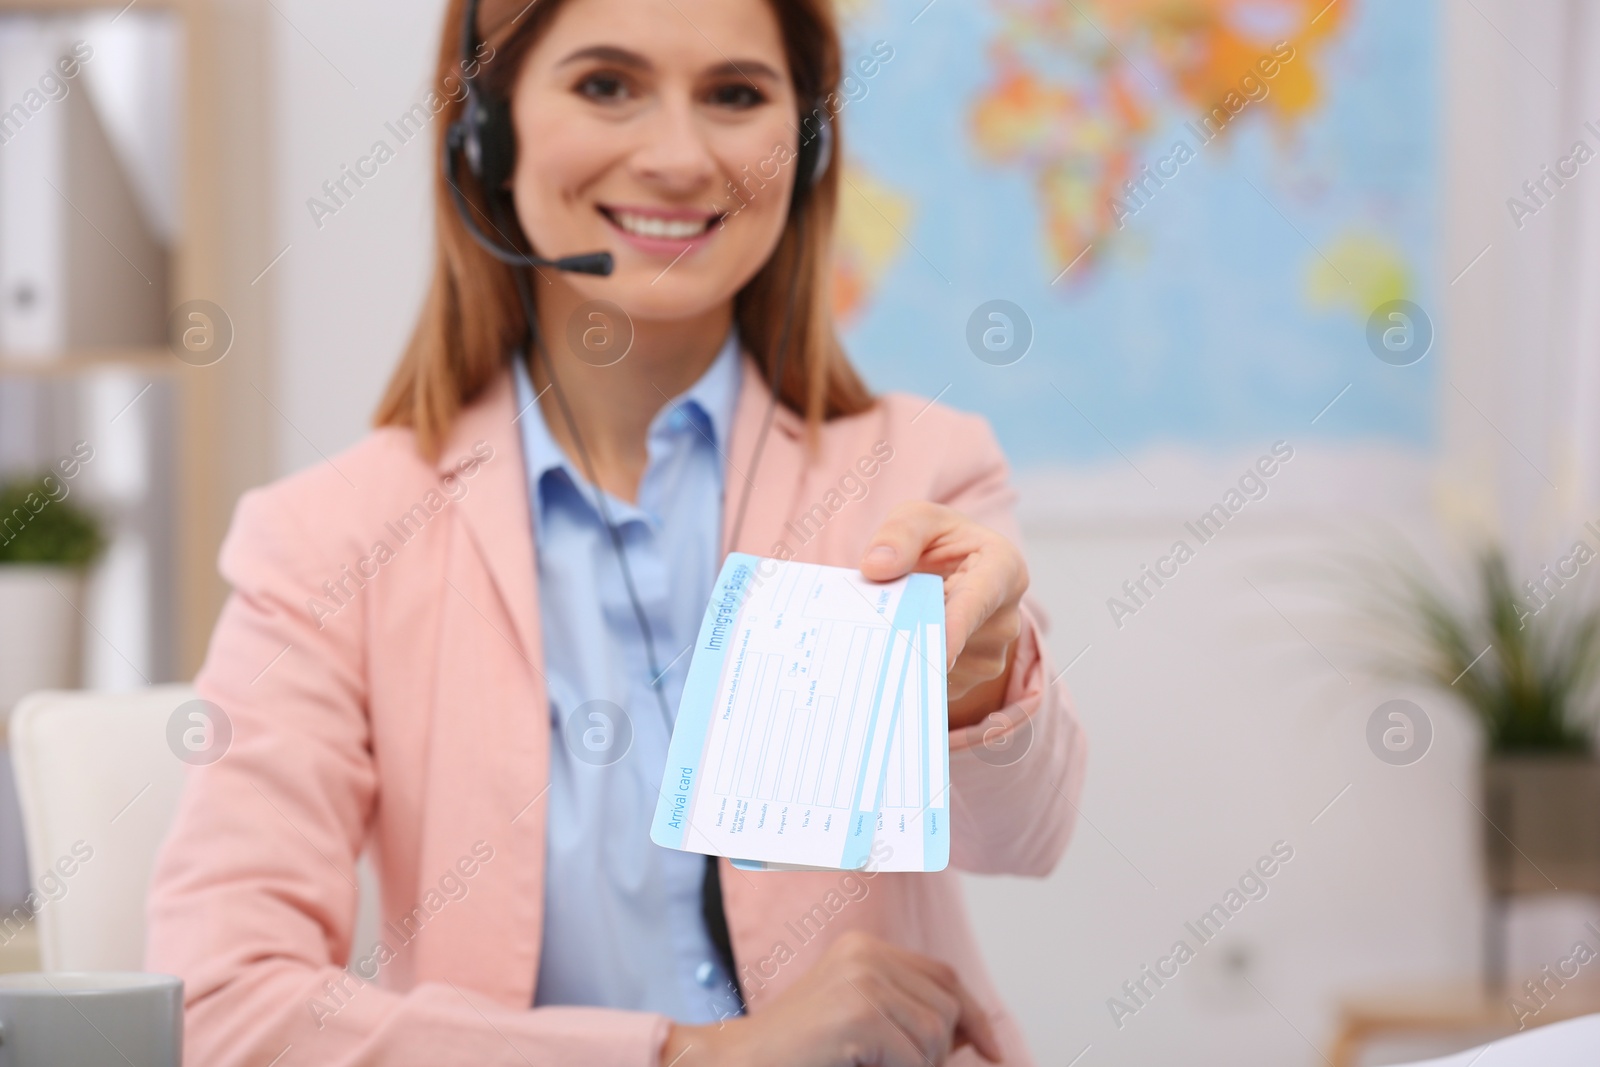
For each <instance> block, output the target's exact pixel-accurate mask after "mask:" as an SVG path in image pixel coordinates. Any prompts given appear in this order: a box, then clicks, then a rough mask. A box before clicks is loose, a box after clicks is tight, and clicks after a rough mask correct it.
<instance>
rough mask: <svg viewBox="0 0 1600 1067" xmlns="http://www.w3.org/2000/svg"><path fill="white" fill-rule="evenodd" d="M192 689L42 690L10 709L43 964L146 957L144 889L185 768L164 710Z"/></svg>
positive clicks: (137, 963) (138, 961)
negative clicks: (174, 749) (169, 739)
mask: <svg viewBox="0 0 1600 1067" xmlns="http://www.w3.org/2000/svg"><path fill="white" fill-rule="evenodd" d="M193 699H195V694H194V690H192V689H190V688H189V687H188V686H185V685H167V686H159V687H156V688H153V689H145V690H141V691H139V692H136V693H116V694H108V693H86V692H53V691H46V692H42V693H33V694H31V695H29V696H27V697H25V698H23V700H22V702H21V703H20V704H18V705H17V709H16V711H15V712H13V713H12V716H11V756H12V760H13V761H14V763H15V766H16V776H17V793H18V797H19V799H20V801H21V806H22V828H23V836H24V837H25V838H26V839H27V849H28V869H29V878H30V883H31V886H32V888H33V890H34V892H36V893H38V894H39V896H40V897H41V898H42V899H43V901H44V903H43V905H42V906H41V907H40V908H39V910H38V913H37V918H36V920H35V921H36V923H37V926H38V933H39V955H40V960H41V963H42V964H43V966H44V969H45V970H47V971H138V970H143V969H144V904H145V892H146V888H147V887H148V886H149V884H150V872H151V869H152V868H153V867H154V865H155V858H156V850H157V848H158V847H160V845H161V841H162V839H163V838H164V837H165V836H166V833H167V828H168V826H170V825H171V823H172V818H173V815H174V814H175V813H176V811H177V807H178V796H179V794H180V793H182V791H183V774H184V770H185V767H184V764H183V763H182V762H181V761H180V760H179V759H178V758H177V757H176V756H175V755H173V753H172V750H171V749H170V748H168V747H167V720H168V719H169V718H171V716H172V713H173V711H174V710H176V709H177V707H178V706H179V705H180V704H183V703H185V702H187V701H190V700H193ZM85 856H87V858H85ZM69 872H70V873H69ZM52 898H53V899H52Z"/></svg>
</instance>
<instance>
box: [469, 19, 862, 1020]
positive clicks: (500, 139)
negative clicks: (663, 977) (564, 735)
mask: <svg viewBox="0 0 1600 1067" xmlns="http://www.w3.org/2000/svg"><path fill="white" fill-rule="evenodd" d="M479 3H480V0H467V3H466V4H465V6H464V13H463V15H462V23H461V67H460V70H461V75H462V80H463V82H464V83H465V84H466V90H467V92H466V99H465V101H464V102H463V105H462V111H461V116H460V117H459V118H458V119H456V120H455V121H454V122H452V123H451V124H450V126H449V128H448V129H447V130H446V131H445V138H444V150H443V159H442V160H441V161H440V162H441V168H442V170H443V173H444V179H445V182H446V183H447V184H448V185H449V186H450V193H451V197H452V198H453V199H454V201H455V206H456V213H457V214H458V215H459V216H460V218H461V222H462V225H464V226H465V227H466V229H467V233H469V234H470V235H471V236H472V238H473V240H474V241H476V242H477V244H478V245H479V246H480V247H481V248H483V250H484V251H486V252H488V253H489V254H490V255H491V256H493V257H494V258H495V259H497V260H499V261H500V262H501V263H505V264H507V265H508V266H511V267H514V268H517V269H515V270H513V271H512V278H513V280H514V282H515V284H516V289H517V297H518V299H519V300H520V301H521V302H522V310H523V316H524V318H525V319H526V320H527V327H528V348H529V350H530V351H532V352H537V354H538V356H539V358H540V362H541V364H542V365H543V367H544V370H545V374H546V375H547V376H548V377H549V379H550V391H551V394H552V395H553V396H554V397H555V401H556V404H557V406H558V407H559V408H560V409H561V414H562V421H563V422H565V423H566V426H567V431H568V433H569V434H570V435H571V437H572V442H573V445H574V447H575V449H576V451H577V453H578V459H579V462H580V463H581V464H582V467H583V472H584V476H585V477H587V478H588V480H589V487H590V489H591V490H592V491H593V493H594V502H595V505H596V509H597V510H598V511H599V513H600V518H601V521H602V523H603V524H604V525H605V527H606V532H607V534H608V535H609V538H610V541H611V548H612V551H613V553H614V554H615V556H616V558H617V565H618V567H619V568H620V569H621V571H622V580H623V585H624V586H625V587H626V589H627V592H628V600H629V602H630V603H631V604H632V605H633V614H634V618H635V619H636V620H637V622H638V624H639V632H640V634H641V635H642V636H643V638H644V647H645V656H646V659H647V660H648V663H649V668H650V688H651V690H652V691H653V692H654V693H655V697H656V704H657V706H658V707H659V708H660V710H661V717H662V722H663V724H664V725H666V726H667V728H668V732H669V733H670V731H671V726H672V721H673V720H672V714H671V711H670V710H669V709H668V707H667V698H666V693H665V691H664V690H663V689H662V678H663V677H664V676H665V674H666V671H665V670H662V669H660V668H659V667H658V665H657V664H658V659H657V656H656V649H655V640H654V637H653V635H652V634H651V631H650V620H649V617H648V616H647V615H646V613H645V610H644V605H643V604H642V603H641V602H640V600H639V594H638V590H637V589H636V587H635V585H634V581H633V571H632V569H631V568H630V567H629V566H628V554H627V552H626V550H625V548H624V545H623V541H622V532H621V530H619V529H618V528H617V526H616V524H615V523H614V522H612V521H611V512H610V509H609V508H608V507H607V505H606V499H605V493H604V492H603V491H601V489H600V488H599V486H600V480H599V479H598V478H597V477H595V471H594V464H593V463H592V462H591V461H590V459H589V452H588V449H587V448H585V447H584V444H583V436H582V434H580V433H579V432H578V423H577V419H576V418H575V417H574V416H573V414H572V409H571V407H570V406H568V404H567V398H566V394H565V393H564V392H563V391H562V389H561V385H560V382H559V381H558V380H557V378H556V369H555V364H554V362H553V361H552V360H551V359H550V353H549V351H548V350H547V349H546V348H545V344H544V339H543V337H542V336H541V335H540V331H539V326H538V316H537V314H536V312H535V307H534V300H533V292H532V289H531V287H530V285H529V282H528V274H527V271H528V269H530V268H537V267H550V268H553V269H555V270H559V271H567V272H570V273H574V274H595V275H600V276H602V277H605V276H608V275H610V274H611V272H612V269H613V261H612V258H611V253H610V252H585V253H580V254H577V255H571V256H561V257H558V258H555V259H547V258H545V257H543V256H538V255H534V254H532V253H528V252H523V251H520V250H519V249H517V248H515V247H513V246H512V244H511V243H510V241H509V240H506V241H504V242H502V241H497V240H495V239H494V238H493V237H491V236H490V235H489V234H487V233H485V232H484V230H483V228H482V227H480V226H479V225H478V223H477V220H476V219H475V218H474V217H473V215H474V212H475V211H476V209H475V208H474V207H473V205H472V204H471V202H469V201H468V200H467V197H466V194H465V193H463V192H462V190H461V186H460V170H461V165H462V164H463V163H464V164H465V165H466V170H467V172H468V173H469V174H471V175H472V177H473V178H474V179H475V180H476V181H477V183H478V187H479V188H480V189H482V190H483V193H484V196H485V197H486V198H487V200H488V202H489V210H490V212H491V213H492V215H493V218H492V219H491V224H492V225H493V226H494V228H495V230H496V232H497V233H499V234H500V236H501V237H504V236H505V234H506V233H507V231H510V232H513V233H514V232H518V230H519V229H520V227H519V226H518V224H517V223H516V221H515V219H514V216H513V213H512V212H511V211H510V204H509V200H510V198H509V196H508V195H507V194H506V186H507V184H508V183H509V182H510V180H511V175H512V172H513V171H514V170H515V168H516V161H517V141H516V133H515V130H514V129H513V127H512V124H511V102H510V101H509V100H507V99H505V98H504V97H502V96H497V95H495V94H492V93H490V92H488V91H487V90H486V89H484V88H482V87H481V86H479V84H478V77H479V76H480V74H481V70H479V71H478V73H474V74H472V75H471V76H468V74H467V71H468V70H473V69H475V68H477V67H479V62H478V60H477V52H478V48H479V46H480V43H481V40H482V39H481V37H480V35H479V33H478V7H479ZM832 159H833V122H832V118H831V115H830V113H829V111H828V108H827V106H826V104H825V103H824V102H823V100H821V99H818V100H816V101H815V102H814V103H813V106H812V108H811V113H810V115H809V116H807V117H806V118H805V119H803V120H801V122H800V124H799V149H798V151H797V152H796V155H795V181H794V192H793V194H792V196H791V199H790V204H789V210H790V214H791V216H792V217H793V218H794V220H795V225H796V227H797V228H801V227H803V226H804V224H805V203H806V201H807V200H808V199H810V193H811V190H812V189H813V188H814V187H815V186H816V184H817V182H819V181H820V180H821V178H822V176H823V174H825V173H826V172H827V169H828V166H829V164H830V163H831V162H832ZM795 254H796V256H798V255H800V254H801V243H800V242H796V247H795ZM794 312H795V297H794V287H793V286H791V287H790V289H789V292H788V294H787V297H786V299H785V302H784V312H783V327H782V329H781V330H780V331H779V334H778V347H777V351H776V352H775V353H774V354H773V360H772V373H771V381H770V383H769V385H770V390H771V400H770V402H769V404H768V406H767V413H766V418H765V419H764V420H763V422H762V424H761V432H760V434H759V435H758V436H757V438H756V445H755V450H754V452H753V453H752V455H751V462H750V473H749V475H748V476H746V478H745V487H744V490H743V492H742V493H741V494H740V497H739V508H738V511H737V512H736V513H735V516H734V521H733V525H732V527H731V528H730V530H729V534H728V539H727V543H726V545H725V550H732V549H733V547H734V546H735V545H737V544H738V541H739V532H740V530H742V529H743V527H744V517H745V511H746V509H747V508H748V506H749V504H750V489H751V487H752V486H753V485H754V479H755V474H756V471H757V469H759V467H760V465H761V454H762V452H763V451H764V450H765V448H766V444H767V435H768V433H769V432H770V431H771V429H772V422H773V417H774V415H775V414H776V413H777V409H778V395H779V387H780V385H781V383H782V381H783V366H784V361H785V357H786V356H787V355H788V351H789V342H790V338H791V336H792V333H793V326H794ZM669 666H670V664H669ZM721 899H722V890H721V884H720V882H719V880H718V876H717V862H716V857H715V856H707V857H706V874H705V879H704V881H703V882H702V899H701V904H702V911H703V914H704V917H705V920H706V928H707V932H708V934H709V935H710V937H711V940H712V942H713V944H714V945H715V947H716V949H717V951H718V953H719V955H721V956H722V961H723V964H724V966H726V968H727V970H728V973H729V974H730V975H734V974H736V972H735V970H734V960H733V950H732V945H731V941H730V938H729V935H728V927H727V920H726V918H725V917H724V915H723V910H722V903H721ZM734 994H735V996H737V997H738V998H739V1000H740V1002H741V1003H743V999H744V998H743V994H742V993H740V992H739V989H738V985H737V981H735V984H734Z"/></svg>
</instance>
